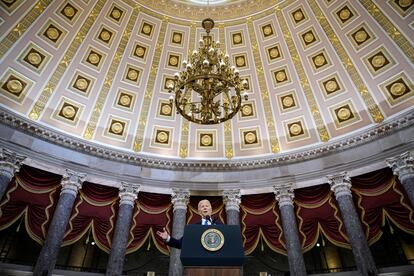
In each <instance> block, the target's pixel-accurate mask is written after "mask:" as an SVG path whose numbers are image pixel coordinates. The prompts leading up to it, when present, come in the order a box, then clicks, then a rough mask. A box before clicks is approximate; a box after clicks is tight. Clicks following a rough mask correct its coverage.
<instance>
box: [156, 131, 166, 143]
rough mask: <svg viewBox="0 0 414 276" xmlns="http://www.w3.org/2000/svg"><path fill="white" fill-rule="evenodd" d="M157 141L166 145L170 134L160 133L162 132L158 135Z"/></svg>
mask: <svg viewBox="0 0 414 276" xmlns="http://www.w3.org/2000/svg"><path fill="white" fill-rule="evenodd" d="M157 140H158V141H159V142H160V143H165V142H167V141H168V134H167V133H166V132H165V131H160V132H158V134H157Z"/></svg>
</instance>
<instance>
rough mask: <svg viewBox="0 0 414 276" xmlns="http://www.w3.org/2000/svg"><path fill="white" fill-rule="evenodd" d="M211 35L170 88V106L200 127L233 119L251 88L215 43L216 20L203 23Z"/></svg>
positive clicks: (201, 44) (184, 65)
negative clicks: (246, 90) (200, 125)
mask: <svg viewBox="0 0 414 276" xmlns="http://www.w3.org/2000/svg"><path fill="white" fill-rule="evenodd" d="M202 26H203V28H204V29H205V31H206V33H207V35H206V36H203V38H202V39H200V48H199V49H198V51H197V50H194V51H193V53H192V55H191V56H190V57H189V59H188V61H186V60H184V61H183V70H182V71H181V72H177V73H175V75H174V83H171V84H170V85H169V87H168V90H169V92H170V93H172V94H174V95H171V96H170V104H171V105H172V104H173V102H174V103H175V107H176V108H177V112H178V113H180V114H181V115H182V116H183V117H184V118H186V119H187V120H189V121H191V122H194V123H197V124H205V125H210V124H219V123H221V122H224V121H227V120H229V119H231V118H232V117H233V116H234V115H236V113H237V112H238V111H239V110H240V109H241V107H242V103H241V102H242V96H243V98H244V100H247V98H248V95H247V92H244V93H243V95H242V94H241V93H242V92H243V91H244V90H245V89H246V88H247V86H248V82H247V81H246V80H242V79H241V78H240V76H239V71H238V70H237V69H235V67H234V66H231V65H230V63H229V55H227V54H225V53H223V52H222V51H221V50H220V43H219V42H218V41H217V42H214V41H212V37H211V36H210V30H211V29H212V28H213V27H214V21H213V20H212V19H210V18H207V19H204V20H203V21H202Z"/></svg>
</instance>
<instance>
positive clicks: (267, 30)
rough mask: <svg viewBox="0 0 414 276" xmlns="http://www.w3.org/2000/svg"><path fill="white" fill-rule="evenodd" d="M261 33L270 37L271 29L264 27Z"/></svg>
mask: <svg viewBox="0 0 414 276" xmlns="http://www.w3.org/2000/svg"><path fill="white" fill-rule="evenodd" d="M263 33H264V34H265V35H270V34H272V28H271V27H270V26H266V27H264V29H263Z"/></svg>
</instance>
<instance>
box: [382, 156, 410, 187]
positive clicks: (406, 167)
mask: <svg viewBox="0 0 414 276" xmlns="http://www.w3.org/2000/svg"><path fill="white" fill-rule="evenodd" d="M385 162H386V163H387V165H388V167H390V168H391V169H392V171H393V173H394V175H397V176H398V178H399V179H400V181H401V182H402V181H403V179H405V178H411V177H414V158H413V156H411V152H409V151H407V152H404V153H403V154H400V155H398V156H396V157H392V158H387V159H386V160H385Z"/></svg>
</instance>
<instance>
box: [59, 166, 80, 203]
mask: <svg viewBox="0 0 414 276" xmlns="http://www.w3.org/2000/svg"><path fill="white" fill-rule="evenodd" d="M85 179H86V173H80V172H75V171H72V170H70V169H66V170H65V173H64V175H63V177H62V180H61V182H60V184H61V185H62V191H61V192H60V195H62V194H65V193H66V194H71V195H73V196H74V197H76V195H77V194H78V191H79V189H81V188H82V183H83V182H84V181H85Z"/></svg>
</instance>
